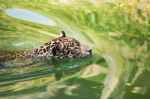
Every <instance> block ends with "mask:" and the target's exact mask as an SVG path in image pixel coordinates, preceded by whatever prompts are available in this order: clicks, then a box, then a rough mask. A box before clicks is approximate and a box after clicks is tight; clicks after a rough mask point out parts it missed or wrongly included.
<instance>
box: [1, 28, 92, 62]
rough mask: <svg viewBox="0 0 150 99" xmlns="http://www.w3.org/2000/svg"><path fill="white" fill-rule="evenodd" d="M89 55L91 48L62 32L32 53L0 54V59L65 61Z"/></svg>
mask: <svg viewBox="0 0 150 99" xmlns="http://www.w3.org/2000/svg"><path fill="white" fill-rule="evenodd" d="M91 54H92V50H91V48H89V47H88V46H86V45H83V44H81V43H80V42H79V41H78V40H76V39H74V38H70V37H66V34H65V32H64V31H62V33H61V36H59V37H58V38H55V39H53V40H52V41H50V42H47V43H44V44H43V45H41V46H40V47H39V48H37V49H34V50H32V51H20V52H8V53H0V58H1V59H6V60H13V59H20V58H38V57H50V58H59V59H65V58H77V57H85V56H89V55H91Z"/></svg>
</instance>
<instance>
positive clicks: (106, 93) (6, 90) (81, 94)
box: [0, 1, 150, 99]
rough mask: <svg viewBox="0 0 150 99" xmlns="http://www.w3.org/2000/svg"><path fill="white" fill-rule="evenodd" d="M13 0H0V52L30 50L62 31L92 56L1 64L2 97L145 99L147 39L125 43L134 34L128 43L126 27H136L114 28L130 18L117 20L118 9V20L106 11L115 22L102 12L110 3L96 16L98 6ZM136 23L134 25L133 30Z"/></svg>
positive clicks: (148, 83) (148, 82) (147, 89)
mask: <svg viewBox="0 0 150 99" xmlns="http://www.w3.org/2000/svg"><path fill="white" fill-rule="evenodd" d="M14 2H15V1H14ZM14 2H12V1H10V3H7V2H5V1H3V2H2V1H1V2H0V6H1V10H0V14H1V16H0V19H1V20H0V50H2V51H3V50H12V51H16V50H17V51H20V50H31V49H33V48H37V46H39V45H40V44H42V43H43V42H47V41H49V40H52V39H53V38H55V37H57V36H58V35H59V32H60V31H61V30H64V31H66V33H67V36H70V37H74V38H76V39H78V40H79V41H80V42H82V43H84V44H86V45H88V46H90V47H91V48H92V49H93V55H92V56H91V57H87V58H83V59H72V60H57V61H55V62H53V61H51V60H45V59H34V60H30V59H26V60H14V61H9V62H6V63H5V62H1V66H0V98H2V99H20V98H22V99H39V98H41V99H45V98H48V99H60V98H61V99H149V97H150V96H149V92H150V80H149V77H150V71H149V70H150V69H149V66H148V64H149V63H148V61H146V60H148V59H149V58H148V57H149V56H148V55H149V54H148V50H147V49H148V48H147V45H148V43H147V42H146V41H145V42H144V43H143V44H142V45H140V44H139V45H138V44H136V47H135V46H133V45H129V44H130V43H135V42H136V39H137V38H135V39H134V40H132V39H131V38H130V39H129V40H130V41H129V42H130V43H129V44H128V43H127V41H126V39H128V37H130V36H132V34H130V35H127V36H124V35H125V33H126V30H128V32H130V31H134V30H131V28H130V29H128V27H125V26H126V25H123V26H124V28H122V27H119V29H118V27H117V24H119V25H121V24H122V23H121V22H124V24H126V23H125V22H128V21H129V20H128V18H127V16H125V21H124V20H121V21H120V23H119V21H118V20H120V19H119V17H120V15H121V14H122V13H120V15H119V17H118V16H117V18H114V16H115V14H116V13H115V12H113V14H111V13H110V14H109V15H110V16H111V15H112V16H111V19H112V20H117V24H116V23H115V21H112V20H111V19H109V18H107V20H106V16H105V14H106V15H107V13H106V12H103V11H105V10H106V9H107V7H108V5H106V6H105V7H104V9H105V10H104V9H102V8H101V9H102V10H100V12H101V13H103V14H99V13H97V12H98V11H99V10H98V11H97V9H98V8H97V9H96V10H95V8H93V9H94V11H93V10H92V9H88V8H86V6H85V5H82V6H80V5H79V7H75V8H73V7H69V6H58V5H57V4H56V5H55V4H54V5H51V4H47V3H44V2H42V3H38V2H34V1H33V2H30V3H29V1H24V2H18V3H17V4H14ZM11 3H12V4H14V5H12V4H11ZM8 5H9V9H7V6H8ZM29 5H30V6H29ZM37 6H38V8H37ZM82 7H83V8H82ZM84 7H85V8H86V10H85V8H84ZM88 7H90V6H88ZM111 7H112V5H111ZM120 7H121V6H120ZM11 8H12V9H11ZM16 8H17V9H16ZM23 8H24V9H23ZM29 9H30V10H29ZM115 9H117V7H115ZM84 10H85V12H84ZM92 11H93V12H92ZM115 11H118V10H115ZM119 11H120V10H119ZM37 12H38V13H37ZM114 13H115V14H114ZM43 15H44V16H43ZM31 16H32V17H31ZM45 16H46V17H45ZM103 16H104V17H103ZM122 16H123V15H122ZM98 17H100V18H98ZM18 19H19V20H18ZM52 19H53V20H55V21H53V20H52ZM101 19H103V20H101ZM121 19H123V18H121ZM108 20H109V21H108ZM99 21H101V22H99ZM105 21H106V22H105ZM56 22H57V24H56ZM107 22H108V23H107ZM109 22H110V23H109ZM42 24H43V25H42ZM114 24H115V25H114ZM127 24H128V23H127ZM113 26H114V27H113ZM127 26H128V25H127ZM134 26H135V24H134ZM134 26H131V27H132V29H135V30H136V31H137V29H136V27H134ZM111 27H112V28H111ZM120 28H121V30H120ZM117 30H118V31H119V30H120V31H119V32H118V31H117ZM110 31H111V32H110ZM138 31H139V30H138ZM143 31H145V32H144V33H146V30H143ZM139 32H140V31H139ZM136 33H137V32H136ZM137 37H138V34H137ZM141 53H143V54H141ZM146 55H147V56H146ZM2 65H3V66H2ZM4 66H5V68H4Z"/></svg>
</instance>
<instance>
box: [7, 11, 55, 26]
mask: <svg viewBox="0 0 150 99" xmlns="http://www.w3.org/2000/svg"><path fill="white" fill-rule="evenodd" d="M5 13H6V14H7V15H9V16H11V17H14V18H18V19H21V20H25V21H29V22H35V23H38V24H44V25H50V26H56V22H54V21H53V20H52V19H50V18H48V17H46V16H43V15H40V14H38V13H36V12H33V11H30V10H26V9H6V10H5Z"/></svg>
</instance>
